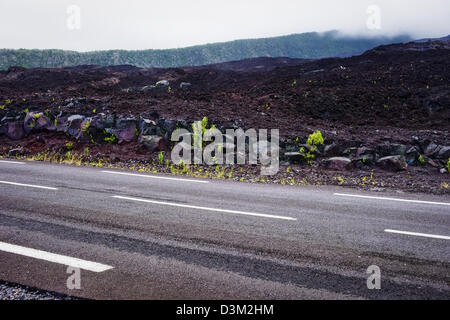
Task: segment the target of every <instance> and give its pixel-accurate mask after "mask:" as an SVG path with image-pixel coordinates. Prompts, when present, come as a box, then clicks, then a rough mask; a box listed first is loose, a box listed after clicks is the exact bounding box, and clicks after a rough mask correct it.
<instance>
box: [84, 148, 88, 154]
mask: <svg viewBox="0 0 450 320" xmlns="http://www.w3.org/2000/svg"><path fill="white" fill-rule="evenodd" d="M84 154H85V155H87V156H88V155H89V148H88V147H86V148H84Z"/></svg>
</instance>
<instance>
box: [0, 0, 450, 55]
mask: <svg viewBox="0 0 450 320" xmlns="http://www.w3.org/2000/svg"><path fill="white" fill-rule="evenodd" d="M71 5H75V7H73V6H72V7H71ZM371 5H377V6H378V8H380V10H381V11H380V15H379V18H380V19H378V20H376V21H379V24H378V26H379V29H377V28H368V26H367V21H368V19H373V17H374V15H377V13H376V12H375V13H374V11H371V12H370V13H369V14H368V13H367V9H368V7H369V6H371ZM78 8H79V11H78ZM78 12H79V15H78ZM0 17H1V18H0V47H1V48H39V49H49V48H58V49H67V50H77V51H91V50H100V49H102V50H103V49H162V48H176V47H185V46H189V45H196V44H204V43H211V42H222V41H229V40H236V39H246V38H261V37H271V36H279V35H287V34H292V33H302V32H310V31H327V30H340V31H343V32H345V33H348V34H371V35H375V34H383V35H396V34H400V33H409V34H411V35H413V36H414V37H416V38H423V37H440V36H444V35H447V34H449V33H450V19H449V17H450V0H427V1H423V0H421V1H419V0H378V1H377V0H372V1H370V0H369V1H367V0H307V1H300V0H221V1H219V0H169V1H164V0H158V1H156V0H122V1H116V0H0ZM78 17H79V19H78ZM371 21H373V20H371ZM372 26H373V23H372Z"/></svg>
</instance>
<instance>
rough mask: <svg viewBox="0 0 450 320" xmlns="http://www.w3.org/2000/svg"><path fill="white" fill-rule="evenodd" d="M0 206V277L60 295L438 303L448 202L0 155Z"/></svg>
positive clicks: (445, 285) (449, 224)
mask: <svg viewBox="0 0 450 320" xmlns="http://www.w3.org/2000/svg"><path fill="white" fill-rule="evenodd" d="M0 204H1V205H0V280H5V281H9V282H14V283H20V284H23V285H27V286H32V287H37V288H41V289H45V290H51V291H56V292H60V293H64V294H69V295H72V296H79V297H85V298H95V299H449V298H450V197H449V196H432V195H425V194H414V195H412V194H399V193H379V192H377V193H369V192H363V191H358V190H356V189H345V188H338V187H291V186H281V185H269V184H267V185H265V184H247V183H236V182H227V181H212V180H197V179H189V178H183V177H179V178H178V177H174V176H161V175H149V174H138V173H131V172H129V171H118V170H110V169H104V168H87V167H72V166H65V165H53V164H48V163H41V162H17V161H0ZM68 266H73V267H76V268H79V270H80V273H79V275H80V277H79V280H80V282H79V283H78V282H76V283H78V284H79V285H80V287H81V288H80V289H77V288H75V289H69V288H68V286H67V283H68V278H69V277H72V278H71V279H72V280H71V281H73V276H77V275H78V273H77V272H75V271H74V269H73V268H72V269H69V270H68ZM370 266H378V267H379V268H380V271H381V278H380V279H381V282H380V285H381V288H380V289H372V290H370V289H369V288H368V286H367V279H368V277H369V276H370V274H367V273H366V271H367V269H368V268H369V267H370ZM68 271H69V273H68ZM74 272H75V273H74ZM76 279H78V278H76ZM69 282H70V281H69ZM71 283H72V284H73V283H74V282H71ZM371 283H376V282H372V280H371ZM69 287H70V286H69Z"/></svg>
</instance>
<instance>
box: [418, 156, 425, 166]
mask: <svg viewBox="0 0 450 320" xmlns="http://www.w3.org/2000/svg"><path fill="white" fill-rule="evenodd" d="M417 160H418V161H419V163H420V164H424V163H425V159H424V158H423V156H422V155H420V156H419V158H417Z"/></svg>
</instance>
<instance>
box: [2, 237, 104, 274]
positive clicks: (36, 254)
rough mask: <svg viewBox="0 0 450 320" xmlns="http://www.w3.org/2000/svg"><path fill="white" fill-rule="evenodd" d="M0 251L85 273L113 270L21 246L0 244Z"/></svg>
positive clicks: (97, 264) (85, 261)
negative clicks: (77, 269)
mask: <svg viewBox="0 0 450 320" xmlns="http://www.w3.org/2000/svg"><path fill="white" fill-rule="evenodd" d="M0 251H5V252H9V253H14V254H18V255H21V256H25V257H30V258H35V259H40V260H45V261H49V262H54V263H58V264H63V265H66V266H70V267H74V268H80V269H83V270H87V271H92V272H103V271H106V270H110V269H113V267H111V266H108V265H105V264H101V263H97V262H91V261H87V260H82V259H77V258H72V257H68V256H63V255H60V254H55V253H50V252H46V251H41V250H36V249H31V248H26V247H22V246H18V245H15V244H9V243H6V242H0Z"/></svg>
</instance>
